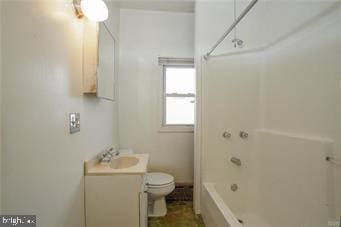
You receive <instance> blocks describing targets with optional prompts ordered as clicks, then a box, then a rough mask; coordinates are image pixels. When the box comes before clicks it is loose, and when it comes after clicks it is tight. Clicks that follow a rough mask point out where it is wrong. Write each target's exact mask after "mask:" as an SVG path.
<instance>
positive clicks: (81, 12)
mask: <svg viewBox="0 0 341 227" xmlns="http://www.w3.org/2000/svg"><path fill="white" fill-rule="evenodd" d="M73 5H74V7H75V11H76V15H77V17H78V18H83V17H84V16H85V17H87V18H88V19H89V20H92V21H96V22H101V21H105V20H106V19H108V7H107V4H106V3H105V2H104V1H103V0H73Z"/></svg>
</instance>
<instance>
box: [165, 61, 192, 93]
mask: <svg viewBox="0 0 341 227" xmlns="http://www.w3.org/2000/svg"><path fill="white" fill-rule="evenodd" d="M165 79H166V93H167V94H169V93H179V94H187V93H193V94H194V93H195V70H194V68H181V67H179V68H173V67H167V68H166V78H165Z"/></svg>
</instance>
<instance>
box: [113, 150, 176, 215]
mask: <svg viewBox="0 0 341 227" xmlns="http://www.w3.org/2000/svg"><path fill="white" fill-rule="evenodd" d="M119 152H120V154H134V151H133V150H132V149H130V148H128V149H119ZM146 181H147V187H148V189H147V192H148V216H149V217H160V216H165V215H166V214H167V205H166V199H165V197H166V195H168V194H169V193H171V192H172V191H173V190H174V188H175V183H174V177H173V176H172V175H169V174H166V173H159V172H158V173H147V180H146Z"/></svg>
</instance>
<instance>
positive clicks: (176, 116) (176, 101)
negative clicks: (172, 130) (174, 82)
mask: <svg viewBox="0 0 341 227" xmlns="http://www.w3.org/2000/svg"><path fill="white" fill-rule="evenodd" d="M166 124H167V125H192V124H194V98H193V97H167V98H166Z"/></svg>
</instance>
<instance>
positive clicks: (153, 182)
mask: <svg viewBox="0 0 341 227" xmlns="http://www.w3.org/2000/svg"><path fill="white" fill-rule="evenodd" d="M147 186H148V189H147V192H148V216H149V217H160V216H165V215H166V214H167V206H166V199H165V197H166V195H168V194H169V193H171V192H172V191H173V190H174V188H175V183H174V177H173V176H172V175H169V174H166V173H147Z"/></svg>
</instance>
